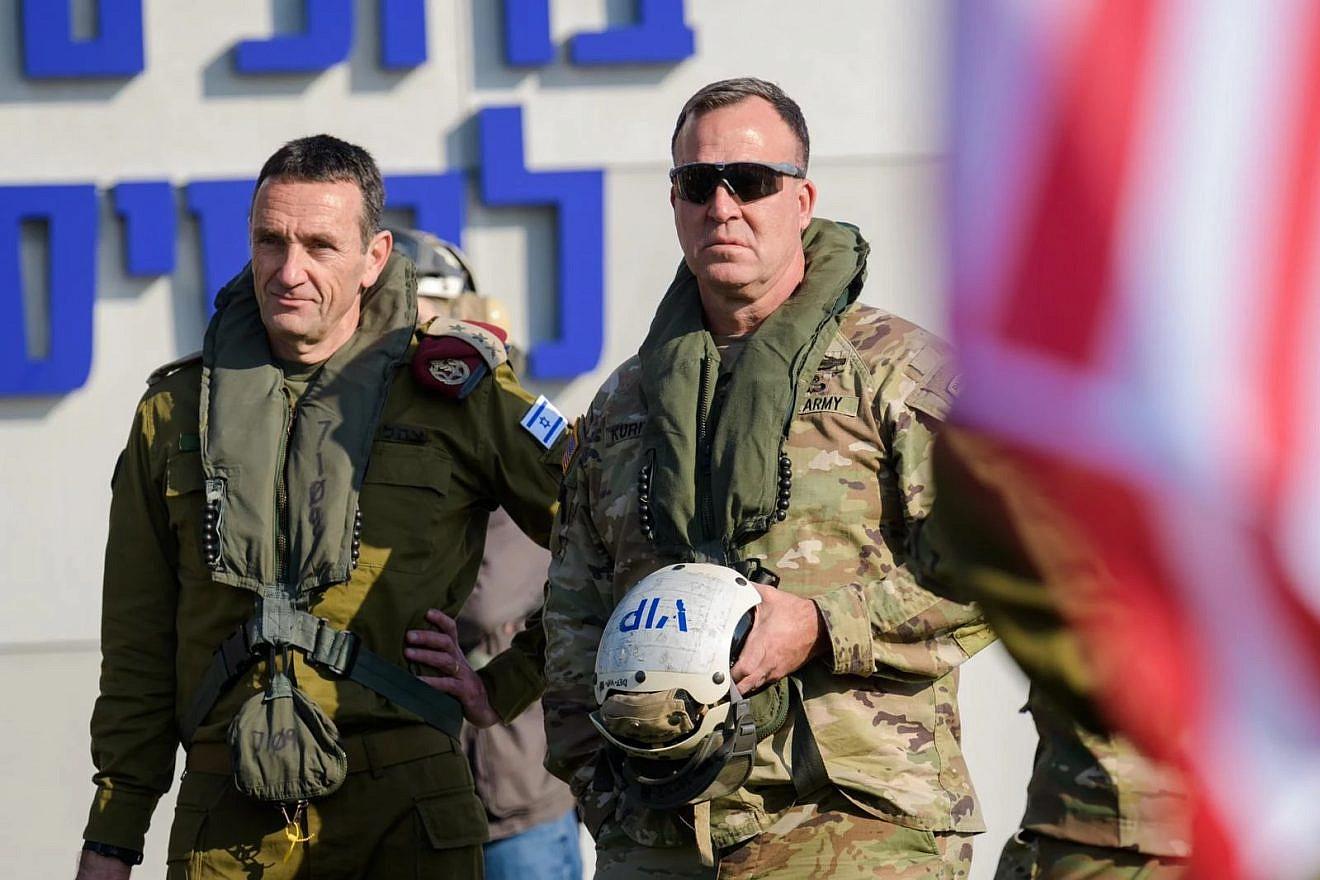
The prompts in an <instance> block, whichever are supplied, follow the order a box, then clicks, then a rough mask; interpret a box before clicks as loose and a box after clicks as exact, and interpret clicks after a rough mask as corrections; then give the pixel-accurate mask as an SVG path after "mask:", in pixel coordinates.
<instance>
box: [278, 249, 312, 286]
mask: <svg viewBox="0 0 1320 880" xmlns="http://www.w3.org/2000/svg"><path fill="white" fill-rule="evenodd" d="M276 278H277V279H278V281H279V282H280V285H281V286H283V287H285V288H289V289H292V288H294V287H297V286H298V285H299V284H302V283H303V282H304V281H306V280H307V252H306V251H304V250H303V249H302V248H301V247H299V246H298V245H296V244H293V245H289V246H288V247H287V248H285V250H284V261H283V262H282V263H280V270H279V272H278V273H277V274H276Z"/></svg>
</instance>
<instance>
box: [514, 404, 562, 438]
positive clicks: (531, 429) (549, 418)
mask: <svg viewBox="0 0 1320 880" xmlns="http://www.w3.org/2000/svg"><path fill="white" fill-rule="evenodd" d="M519 424H520V425H522V426H523V428H525V429H526V431H527V433H528V434H531V435H532V436H533V437H535V438H536V442H537V443H540V444H541V445H542V446H544V447H545V448H546V449H549V448H550V447H551V446H554V445H555V441H556V440H558V439H559V435H560V434H562V433H564V429H565V428H566V427H567V426H568V421H567V420H566V419H565V418H564V414H563V413H561V412H560V411H559V410H557V409H555V405H554V404H553V403H551V402H550V401H548V400H546V398H545V395H544V394H542V395H541V396H540V397H538V398H536V402H535V403H533V404H532V406H531V408H530V409H528V410H527V414H526V415H524V416H523V417H522V420H521V421H520V422H519Z"/></svg>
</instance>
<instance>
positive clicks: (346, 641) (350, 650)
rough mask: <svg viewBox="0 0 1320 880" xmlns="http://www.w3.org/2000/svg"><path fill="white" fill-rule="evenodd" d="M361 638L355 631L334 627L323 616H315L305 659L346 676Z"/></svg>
mask: <svg viewBox="0 0 1320 880" xmlns="http://www.w3.org/2000/svg"><path fill="white" fill-rule="evenodd" d="M361 643H362V640H361V639H360V638H358V636H357V635H356V634H355V633H351V632H349V631H347V630H342V629H336V628H335V627H333V626H331V625H330V624H329V623H327V622H326V620H325V618H323V617H318V618H316V633H315V634H314V635H313V637H312V644H311V646H310V650H308V651H307V660H308V662H309V663H311V664H313V665H314V666H319V667H321V668H322V669H325V670H327V671H328V672H332V673H334V674H335V675H337V676H340V677H347V676H348V675H349V674H350V673H351V672H352V671H353V665H354V664H355V663H357V656H358V647H359V646H360V645H361Z"/></svg>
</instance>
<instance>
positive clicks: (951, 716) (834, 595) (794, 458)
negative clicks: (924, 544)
mask: <svg viewBox="0 0 1320 880" xmlns="http://www.w3.org/2000/svg"><path fill="white" fill-rule="evenodd" d="M671 149H672V152H673V159H674V165H675V167H674V168H673V169H672V170H671V172H670V180H671V183H672V186H671V189H670V203H671V205H672V207H673V211H674V222H675V227H676V229H677V234H678V240H679V243H680V245H681V247H682V251H683V255H684V261H683V263H682V264H681V265H680V266H679V268H678V272H677V275H676V276H675V278H674V280H673V282H672V283H671V284H670V286H669V289H668V292H667V293H666V294H665V296H664V299H663V301H662V302H661V303H660V306H659V308H658V310H657V313H656V316H655V318H654V321H653V323H652V325H651V329H650V332H649V334H648V336H647V338H646V340H645V342H644V343H643V344H642V347H641V350H640V351H639V353H638V355H637V356H636V357H633V358H631V359H629V360H628V361H626V362H625V363H624V364H623V365H622V366H620V367H619V368H618V369H617V370H616V371H615V372H614V373H613V374H612V375H611V376H610V377H609V378H608V379H607V380H606V382H605V383H604V385H603V387H602V388H601V390H600V392H599V393H598V394H597V396H596V398H595V400H594V401H593V403H592V404H591V406H590V408H589V410H588V412H587V413H586V415H584V416H583V417H582V418H581V419H580V420H579V422H578V424H577V425H576V426H575V429H574V434H573V435H572V436H570V439H569V453H568V454H567V456H566V462H565V471H566V478H565V483H564V487H563V489H562V492H561V508H560V515H559V519H558V521H557V525H556V529H555V536H554V538H553V541H552V545H551V546H552V553H553V561H552V563H551V568H550V584H549V593H548V596H547V602H546V616H545V625H546V635H547V656H546V678H547V683H548V689H547V692H546V695H545V699H544V705H545V711H546V726H547V736H548V741H549V758H548V766H549V767H550V769H551V770H552V771H554V772H555V773H556V774H558V775H560V776H561V777H562V778H564V779H566V780H568V781H569V783H570V785H571V786H572V788H573V791H574V793H575V794H576V795H577V797H578V800H579V805H580V808H581V810H582V813H583V817H584V820H585V821H586V822H587V825H588V828H589V829H590V830H591V832H592V834H593V836H594V837H595V840H596V848H597V871H598V873H597V876H598V877H606V878H609V877H624V876H637V875H646V876H690V877H709V876H715V873H716V870H718V874H719V876H720V877H722V878H723V877H735V878H738V877H815V876H831V877H841V878H846V877H862V876H865V877H872V878H873V877H886V878H899V877H903V878H906V877H965V876H967V872H968V869H969V865H970V860H971V850H972V846H971V836H972V835H973V834H975V833H977V832H980V831H982V830H983V829H984V825H983V823H982V819H981V815H980V810H979V807H978V805H977V801H976V797H975V794H974V793H973V790H972V786H971V782H970V780H969V779H968V775H967V768H966V764H965V763H964V760H963V756H962V753H961V746H960V743H959V738H960V726H959V715H958V703H957V670H958V666H959V665H960V664H961V663H962V662H963V661H964V660H966V659H967V658H968V657H969V656H971V655H972V654H974V653H975V652H976V651H978V650H980V649H981V648H982V647H984V646H985V645H986V644H988V643H989V642H990V641H991V640H992V639H993V636H992V635H991V633H990V631H989V629H988V628H987V626H986V625H985V624H984V622H983V621H982V619H981V616H980V613H979V611H978V610H977V609H976V608H975V607H973V606H970V605H964V604H958V603H955V602H952V601H948V600H946V599H943V598H941V597H939V596H937V595H935V594H933V593H932V592H929V591H928V590H927V589H926V587H925V585H923V584H922V583H919V582H918V580H917V579H916V577H915V576H914V575H913V573H912V572H911V571H910V570H909V569H908V567H907V566H906V564H905V560H906V557H907V554H906V552H905V550H904V547H905V542H906V540H907V539H908V538H909V536H910V535H911V534H912V533H913V532H914V531H915V530H916V528H917V526H918V525H919V523H920V522H921V521H922V519H923V518H924V517H925V515H926V513H927V511H928V510H929V507H930V504H931V501H932V493H931V489H930V482H931V481H930V450H931V445H932V441H933V439H934V436H935V434H936V432H937V431H938V430H939V429H940V426H941V423H942V420H943V419H944V417H945V413H946V412H947V410H948V408H949V406H950V404H951V402H952V399H953V396H954V394H955V392H956V388H957V378H956V373H955V370H954V367H953V366H952V364H951V361H950V357H949V353H948V351H947V350H946V348H945V346H944V344H943V343H941V342H940V341H939V340H938V339H937V338H936V337H934V336H933V335H931V334H930V333H928V332H926V331H925V330H923V329H921V328H920V327H917V326H915V325H913V324H911V323H909V322H907V321H904V320H903V319H901V318H898V317H896V316H894V315H891V314H888V313H886V312H883V311H880V310H878V309H874V308H869V307H866V306H862V305H859V304H858V303H857V298H858V296H859V294H860V293H861V290H862V284H863V280H864V278H865V273H866V258H867V254H868V251H869V246H868V245H867V243H866V241H865V240H864V239H863V238H862V236H861V234H860V232H859V231H858V230H857V229H856V228H854V227H852V226H848V225H846V224H841V223H835V222H832V221H828V220H822V219H813V216H812V215H813V210H814V207H815V203H816V187H815V184H814V183H812V182H811V181H810V180H809V179H807V177H806V173H807V163H808V154H809V143H808V134H807V129H806V124H805V122H804V120H803V117H802V113H801V111H800V109H799V108H798V106H797V104H796V103H795V102H794V101H793V100H792V99H790V98H789V97H788V96H787V95H785V94H784V93H783V91H782V90H780V89H779V88H778V87H777V86H775V85H773V84H770V83H767V82H764V81H761V80H756V79H737V80H727V81H723V82H717V83H713V84H711V85H709V86H706V87H705V88H703V89H701V90H700V91H698V92H697V93H696V94H695V95H693V97H692V98H691V99H689V101H688V102H687V104H686V106H685V107H684V108H683V110H682V112H681V113H680V114H679V117H678V121H677V125H676V126H675V130H674V135H673V139H672V142H671ZM686 561H700V562H716V563H720V564H723V565H726V566H731V567H734V568H736V569H737V570H738V571H741V572H743V573H744V574H745V575H746V577H747V578H748V579H749V580H752V581H753V582H756V583H757V591H758V592H759V593H760V594H761V599H762V601H761V604H760V605H759V606H758V607H757V608H756V611H755V615H756V616H755V623H754V625H753V626H752V628H751V630H750V633H749V634H748V636H747V638H746V641H745V644H744V646H743V647H742V650H741V654H740V656H739V659H738V661H737V663H736V665H735V666H734V667H733V668H732V670H731V673H732V676H733V679H734V682H735V684H736V686H737V688H738V689H739V690H740V692H741V693H744V694H746V693H753V694H755V695H756V696H754V697H753V701H752V702H753V708H754V709H755V707H756V706H757V703H758V701H759V702H760V703H761V704H762V705H763V706H764V705H765V704H766V703H767V702H768V701H772V700H774V701H778V702H779V703H780V704H783V703H785V702H788V703H791V705H792V709H791V711H788V712H787V716H786V717H781V718H780V720H779V722H778V726H777V728H776V727H775V726H774V725H771V727H770V729H766V730H764V731H762V729H761V727H760V725H759V724H758V729H757V734H758V735H760V734H762V733H764V736H763V738H761V739H760V741H759V742H758V743H756V745H755V755H754V762H753V768H752V770H751V775H750V777H749V778H748V779H747V780H746V782H745V783H744V784H743V785H742V787H741V788H739V789H738V790H736V791H735V792H733V793H732V794H730V795H728V796H722V797H717V798H716V799H715V800H714V801H708V802H705V803H696V804H695V806H692V807H688V808H684V809H678V810H669V811H661V810H652V809H648V808H646V807H644V806H643V805H642V804H640V803H638V802H637V799H636V798H634V797H632V796H631V795H630V794H629V793H628V792H627V783H626V782H625V780H624V779H623V778H621V776H620V774H619V772H618V764H617V762H616V761H615V760H614V756H613V755H612V754H611V753H610V752H609V751H607V750H605V749H603V748H602V745H603V739H602V738H601V737H600V736H599V735H598V733H597V731H596V730H595V729H594V728H593V725H592V723H591V721H590V719H589V714H590V713H591V711H592V710H593V709H594V708H595V698H594V694H593V684H594V681H593V670H594V663H595V658H596V652H597V646H598V645H599V644H600V642H601V637H602V629H603V626H604V624H605V622H606V620H607V619H608V618H609V617H610V614H611V610H612V608H613V607H614V606H615V605H616V604H617V603H618V602H619V601H620V599H621V598H622V596H623V595H624V593H625V592H627V591H628V589H629V588H630V587H631V586H633V585H634V584H635V583H637V582H638V581H639V580H640V579H642V578H643V577H645V576H646V575H648V574H650V573H652V572H654V571H656V570H657V569H659V568H661V567H662V566H665V565H668V564H671V563H681V562H686ZM772 585H773V586H772ZM717 680H718V679H717ZM757 716H758V718H760V717H762V713H761V712H759V711H758V712H757ZM715 862H718V868H716V867H715V865H714V863H715Z"/></svg>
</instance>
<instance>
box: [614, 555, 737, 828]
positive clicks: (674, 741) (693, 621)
mask: <svg viewBox="0 0 1320 880" xmlns="http://www.w3.org/2000/svg"><path fill="white" fill-rule="evenodd" d="M760 602H761V596H760V594H759V593H757V591H756V589H755V588H754V587H753V586H752V585H751V584H750V583H748V581H747V579H746V578H744V577H742V576H741V575H740V574H738V573H737V572H736V571H734V570H733V569H730V568H725V567H723V566H720V565H709V564H706V563H686V564H681V565H671V566H668V567H667V568H662V569H660V570H659V571H656V572H653V573H652V574H649V575H647V576H646V577H644V578H642V580H640V581H638V583H637V584H636V585H635V586H634V587H633V588H632V589H631V590H629V591H628V593H627V594H626V595H625V596H624V597H623V601H621V602H620V603H619V604H618V606H616V607H615V609H614V613H613V614H612V615H611V616H610V619H609V622H608V623H607V624H606V626H605V634H604V636H603V637H602V638H601V642H600V650H599V651H598V652H597V654H596V674H595V676H594V678H593V682H592V684H593V689H594V692H595V696H596V701H597V703H599V704H600V708H599V710H598V711H596V712H593V713H592V715H591V720H592V723H593V724H595V725H596V728H597V729H598V730H599V731H600V733H601V735H602V736H603V737H604V738H605V740H606V742H608V743H609V745H610V746H611V747H612V748H613V749H615V750H616V753H615V756H616V758H621V760H620V761H619V764H620V766H621V770H622V774H623V777H624V780H625V781H626V782H627V784H628V786H629V788H630V789H631V790H632V791H633V793H634V794H635V796H636V797H637V799H638V800H639V801H640V802H641V803H642V804H644V805H646V806H649V807H653V808H656V809H672V808H674V807H678V806H682V805H683V804H688V803H700V802H702V801H707V800H711V799H712V798H716V797H719V796H720V795H723V794H727V793H729V792H731V791H734V790H736V789H737V788H739V787H740V786H741V785H742V784H743V782H745V781H746V779H747V777H748V775H749V774H750V773H751V769H752V753H753V751H754V750H755V748H756V741H757V731H756V723H755V720H754V718H753V714H752V711H751V707H750V704H749V702H748V700H747V699H745V698H744V697H743V695H742V694H740V693H739V692H738V689H737V688H736V687H735V686H734V684H733V676H732V675H731V674H730V669H731V667H732V666H733V664H734V661H735V660H736V658H737V653H738V651H739V650H740V649H741V648H742V642H743V640H744V639H745V638H746V636H747V632H748V631H749V630H750V629H751V624H752V616H753V613H754V612H753V609H754V608H755V607H756V606H757V605H759V604H760Z"/></svg>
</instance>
